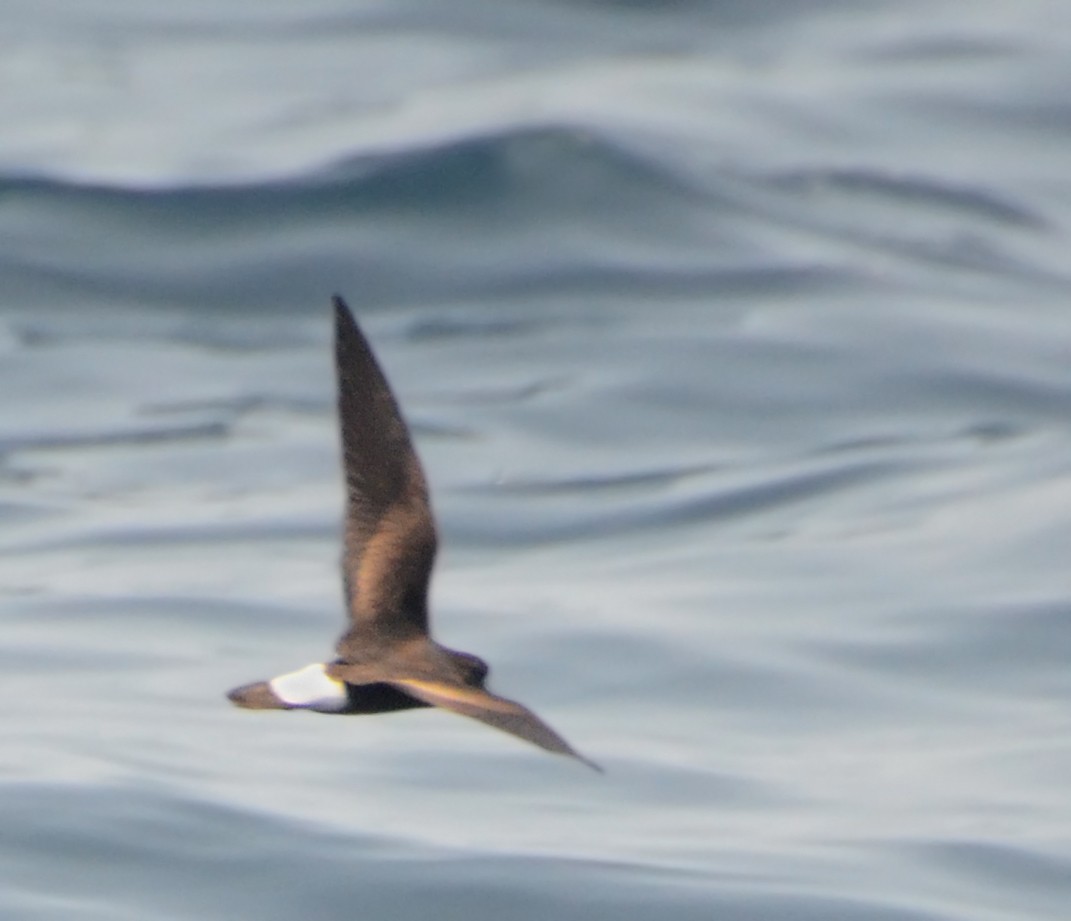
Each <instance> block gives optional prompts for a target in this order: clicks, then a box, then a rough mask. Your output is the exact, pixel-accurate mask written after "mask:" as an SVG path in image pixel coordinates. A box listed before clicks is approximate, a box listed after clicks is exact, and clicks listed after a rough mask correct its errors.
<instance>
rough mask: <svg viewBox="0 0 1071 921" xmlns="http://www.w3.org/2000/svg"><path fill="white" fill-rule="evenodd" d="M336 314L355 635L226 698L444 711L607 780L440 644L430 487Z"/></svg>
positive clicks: (348, 708) (383, 385)
mask: <svg viewBox="0 0 1071 921" xmlns="http://www.w3.org/2000/svg"><path fill="white" fill-rule="evenodd" d="M333 305H334V311H335V370H336V374H337V376H338V416H339V424H340V426H341V429H342V463H343V468H344V470H345V480H346V509H345V520H344V529H343V553H342V582H343V594H344V600H345V605H346V611H347V613H348V615H349V623H348V625H347V627H346V630H345V631H344V632H343V634H342V636H341V638H340V639H339V641H338V644H337V646H336V647H335V651H336V653H337V658H335V659H334V660H332V661H331V662H326V663H317V664H313V665H308V666H306V667H305V668H302V669H299V670H297V671H295V672H290V673H288V674H285V675H280V676H279V677H277V678H273V679H271V680H270V681H258V682H254V683H253V684H246V685H243V686H242V687H239V688H235V689H234V690H233V691H231V692H230V693H228V695H227V696H228V697H229V698H230V699H231V701H233V702H234V703H235V704H237V705H238V706H239V707H245V708H248V709H253V710H266V709H272V710H314V711H317V712H321V713H342V714H356V713H384V712H387V711H391V710H406V709H410V708H413V707H441V708H442V709H444V710H453V711H454V712H455V713H460V714H462V715H463V716H469V717H472V718H473V719H477V720H480V721H481V722H484V723H487V724H488V725H490V726H494V727H495V728H496V729H501V730H503V731H504V732H508V733H511V734H512V735H515V736H518V737H519V738H521V739H525V740H526V741H528V742H532V743H533V744H535V745H538V746H539V747H540V748H544V749H546V750H547V751H550V752H556V753H558V754H562V755H569V756H571V757H573V758H577V759H578V760H580V761H582V762H584V763H585V764H587V765H588V766H590V767H592V768H594V769H595V770H599V771H601V770H602V769H601V768H600V767H599V766H598V765H597V764H595V763H594V762H592V761H589V760H588V759H587V758H585V757H584V756H583V755H581V754H579V753H578V752H577V751H576V750H575V749H574V748H573V747H572V746H571V745H570V744H569V743H568V742H566V741H565V739H563V738H562V737H561V736H560V735H558V733H557V732H555V731H554V730H553V729H551V728H550V726H548V725H547V724H546V723H544V722H543V720H541V719H540V718H539V717H538V716H536V715H535V714H534V713H533V712H532V711H531V710H529V709H528V708H527V707H525V706H523V705H521V704H519V703H517V702H516V701H513V700H508V699H506V698H505V697H499V696H498V695H497V694H493V693H492V692H491V691H489V690H487V687H486V685H485V682H486V679H487V674H488V671H489V669H488V666H487V663H486V662H484V661H483V660H482V659H480V658H478V657H477V656H474V655H472V654H470V653H467V652H458V651H456V650H453V649H448V648H447V647H445V646H442V645H440V644H439V643H437V642H435V640H433V639H432V638H431V633H430V629H429V622H428V582H429V580H430V578H431V569H432V564H433V562H434V560H435V549H436V544H437V539H436V534H435V521H434V518H433V517H432V512H431V504H430V502H429V499H428V486H427V481H426V480H425V478H424V471H423V469H422V468H421V465H420V460H419V459H418V458H417V455H416V452H415V451H414V450H413V445H412V441H411V440H410V437H409V430H408V428H407V427H406V424H405V421H404V420H403V418H402V415H401V412H400V411H399V409H398V403H397V401H396V400H395V398H394V395H393V394H392V393H391V389H390V385H389V384H388V383H387V379H386V377H384V375H383V372H382V370H381V369H380V367H379V364H378V363H377V362H376V359H375V356H374V355H373V354H372V349H371V347H370V346H369V344H368V340H367V339H365V337H364V335H363V334H362V332H361V330H360V328H359V327H358V326H357V322H356V320H354V317H353V313H352V312H351V311H350V309H349V307H348V306H347V305H346V302H345V301H343V300H342V298H341V297H339V296H337V295H336V296H335V297H334V298H333Z"/></svg>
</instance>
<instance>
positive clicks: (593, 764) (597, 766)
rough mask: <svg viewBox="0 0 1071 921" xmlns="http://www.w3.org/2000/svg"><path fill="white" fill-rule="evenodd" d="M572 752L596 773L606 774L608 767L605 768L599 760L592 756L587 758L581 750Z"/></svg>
mask: <svg viewBox="0 0 1071 921" xmlns="http://www.w3.org/2000/svg"><path fill="white" fill-rule="evenodd" d="M572 754H573V757H574V758H576V760H577V761H579V762H580V763H581V764H586V765H587V766H588V767H589V768H591V769H592V770H593V771H594V772H595V773H596V774H603V775H605V774H606V768H604V767H603V766H602V765H601V764H598V763H597V762H595V761H592V760H591V759H590V758H585V757H584V756H583V755H581V754H580V753H579V752H573V753H572Z"/></svg>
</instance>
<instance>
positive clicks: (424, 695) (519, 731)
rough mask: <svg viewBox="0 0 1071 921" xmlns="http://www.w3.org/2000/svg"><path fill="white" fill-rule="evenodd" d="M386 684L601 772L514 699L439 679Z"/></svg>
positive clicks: (599, 768)
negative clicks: (567, 756) (574, 759)
mask: <svg viewBox="0 0 1071 921" xmlns="http://www.w3.org/2000/svg"><path fill="white" fill-rule="evenodd" d="M389 683H390V684H392V685H394V686H395V687H397V688H400V689H401V690H403V691H405V692H406V693H407V694H411V695H412V696H413V697H415V698H416V699H417V700H422V701H424V702H425V703H428V704H431V705H432V706H434V707H442V708H443V709H444V710H453V711H454V712H455V713H460V714H461V715H462V716H470V717H472V718H473V719H477V720H480V721H481V722H483V723H487V725H489V726H494V727H495V729H501V730H502V731H503V732H508V733H510V734H511V735H515V736H517V737H518V738H521V739H524V740H525V741H526V742H531V743H533V744H534V745H538V746H539V747H540V748H545V749H546V750H547V751H550V752H555V753H557V754H559V755H569V756H570V757H572V758H576V759H577V760H578V761H582V762H584V764H586V765H587V766H588V767H590V768H592V769H594V770H596V771H598V772H599V773H602V768H601V767H599V765H597V764H596V763H595V762H594V761H589V760H588V759H587V758H585V757H584V756H583V755H581V754H580V753H579V752H578V751H576V749H574V748H573V747H572V746H571V745H570V744H569V743H568V742H566V741H565V739H563V738H562V737H561V736H560V735H558V733H556V732H555V731H554V730H553V729H551V728H550V726H548V725H547V724H546V723H544V722H543V721H542V720H541V719H540V718H539V717H538V716H536V715H535V714H534V713H533V712H532V711H531V710H529V709H528V708H527V707H525V706H523V705H521V704H519V703H517V702H516V701H513V700H507V699H506V698H505V697H499V696H497V695H496V694H492V693H490V692H489V691H485V690H483V689H482V688H475V687H469V686H464V685H456V684H451V683H447V682H440V681H424V680H416V679H401V680H395V679H391V680H390V682H389Z"/></svg>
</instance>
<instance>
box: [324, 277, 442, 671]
mask: <svg viewBox="0 0 1071 921" xmlns="http://www.w3.org/2000/svg"><path fill="white" fill-rule="evenodd" d="M333 303H334V307H335V368H336V372H337V375H338V416H339V424H340V426H341V430H342V462H343V468H344V470H345V476H346V514H345V534H344V540H343V555H342V575H343V582H344V585H345V594H346V606H347V609H348V611H349V617H350V622H351V623H350V627H349V629H348V630H347V632H346V633H345V634H343V636H342V639H341V640H340V641H339V645H338V651H339V654H340V655H341V656H342V657H343V658H344V659H345V658H349V657H350V656H348V655H347V649H348V647H349V646H351V645H355V646H357V647H359V646H360V645H361V641H362V636H375V637H377V639H378V640H379V641H380V642H390V641H391V640H392V639H401V638H404V637H408V636H412V635H413V634H415V633H426V632H427V629H428V614H427V592H428V580H429V579H430V577H431V567H432V563H433V561H434V559H435V547H436V537H435V522H434V520H433V518H432V513H431V505H430V503H429V501H428V487H427V483H426V481H425V479H424V471H423V470H422V469H421V466H420V460H419V459H418V458H417V456H416V452H415V451H414V450H413V445H412V442H411V441H410V438H409V430H408V428H407V427H406V424H405V421H404V420H403V419H402V415H401V412H400V411H399V409H398V403H397V401H396V400H395V399H394V395H393V394H392V393H391V390H390V386H389V385H388V384H387V379H386V378H385V377H384V376H383V372H382V371H381V370H380V367H379V364H378V363H377V361H376V359H375V356H374V355H373V354H372V349H371V347H370V346H369V344H368V340H367V339H365V337H364V335H363V333H362V332H361V330H360V329H359V328H358V326H357V322H356V321H355V320H354V318H353V314H352V313H351V312H350V309H349V307H348V306H347V305H346V302H345V301H343V300H342V298H341V297H339V296H337V295H336V296H335V297H334V299H333ZM351 652H352V650H351Z"/></svg>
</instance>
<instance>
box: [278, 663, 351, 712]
mask: <svg viewBox="0 0 1071 921" xmlns="http://www.w3.org/2000/svg"><path fill="white" fill-rule="evenodd" d="M268 686H269V687H270V688H271V689H272V692H273V693H274V694H275V696H276V697H278V698H279V700H281V701H282V702H283V703H284V704H290V706H292V707H305V708H306V709H309V710H319V711H321V712H322V713H337V712H338V711H339V710H343V709H345V707H346V702H347V699H348V698H347V697H346V685H345V684H344V683H343V682H341V681H336V680H335V679H334V678H331V677H330V676H329V675H328V674H327V669H326V667H325V666H324V665H322V664H321V663H319V662H318V663H316V664H315V665H306V666H305V667H304V668H299V669H298V670H297V671H296V672H289V673H287V674H285V675H280V676H279V677H278V678H272V680H271V681H269V682H268Z"/></svg>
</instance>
